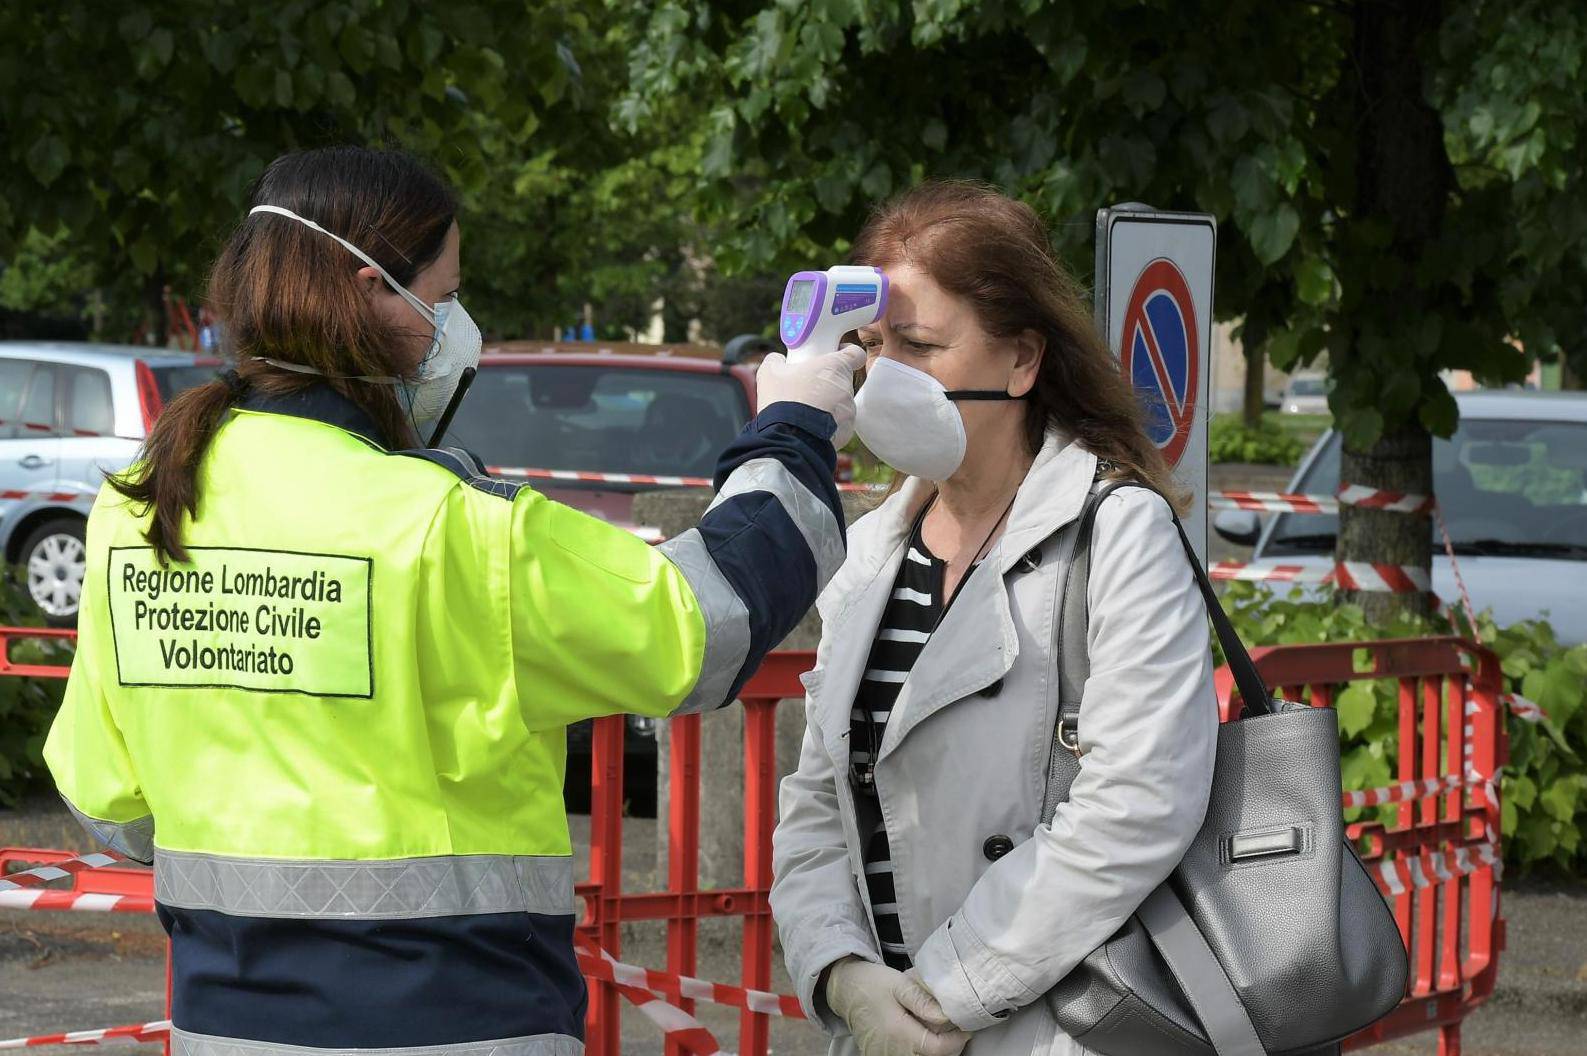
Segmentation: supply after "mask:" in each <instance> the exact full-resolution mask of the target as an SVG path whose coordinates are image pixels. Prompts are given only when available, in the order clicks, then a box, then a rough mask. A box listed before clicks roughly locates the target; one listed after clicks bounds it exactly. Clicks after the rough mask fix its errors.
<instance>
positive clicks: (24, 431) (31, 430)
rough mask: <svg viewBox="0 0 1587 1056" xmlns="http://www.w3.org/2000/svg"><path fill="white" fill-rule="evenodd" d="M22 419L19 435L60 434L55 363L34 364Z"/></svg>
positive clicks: (20, 416) (19, 425)
mask: <svg viewBox="0 0 1587 1056" xmlns="http://www.w3.org/2000/svg"><path fill="white" fill-rule="evenodd" d="M17 417H18V418H19V419H21V421H20V422H19V424H18V426H17V433H16V435H18V436H59V435H60V423H59V422H57V421H56V417H55V365H54V364H53V363H38V364H35V365H34V369H33V373H32V376H31V377H30V378H29V379H28V384H27V391H26V392H25V393H24V394H23V396H22V413H21V414H19V415H18V416H17Z"/></svg>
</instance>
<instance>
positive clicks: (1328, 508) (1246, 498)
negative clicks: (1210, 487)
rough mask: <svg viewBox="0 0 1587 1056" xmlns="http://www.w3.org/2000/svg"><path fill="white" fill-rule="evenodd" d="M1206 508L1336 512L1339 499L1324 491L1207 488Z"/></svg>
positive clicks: (1278, 511)
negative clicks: (1310, 492) (1300, 491)
mask: <svg viewBox="0 0 1587 1056" xmlns="http://www.w3.org/2000/svg"><path fill="white" fill-rule="evenodd" d="M1207 508H1208V509H1209V510H1253V511H1256V512H1258V513H1338V512H1339V503H1338V502H1337V501H1336V500H1335V499H1333V498H1332V497H1330V496H1327V495H1301V494H1297V493H1294V492H1287V491H1211V492H1208V493H1207Z"/></svg>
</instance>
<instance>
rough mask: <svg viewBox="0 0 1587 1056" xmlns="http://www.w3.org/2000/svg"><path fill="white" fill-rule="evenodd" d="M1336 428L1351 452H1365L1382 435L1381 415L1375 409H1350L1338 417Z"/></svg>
mask: <svg viewBox="0 0 1587 1056" xmlns="http://www.w3.org/2000/svg"><path fill="white" fill-rule="evenodd" d="M1338 426H1339V431H1340V432H1341V433H1343V434H1344V440H1345V443H1346V444H1347V445H1349V447H1350V448H1351V449H1352V450H1356V451H1365V450H1367V449H1368V448H1370V447H1371V446H1372V445H1373V444H1375V443H1377V442H1378V437H1380V436H1382V435H1383V415H1382V414H1381V413H1380V412H1379V411H1378V409H1377V408H1376V407H1350V408H1347V409H1346V410H1345V412H1344V413H1343V414H1342V415H1341V416H1340V417H1339V420H1338Z"/></svg>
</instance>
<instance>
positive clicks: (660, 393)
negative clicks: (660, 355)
mask: <svg viewBox="0 0 1587 1056" xmlns="http://www.w3.org/2000/svg"><path fill="white" fill-rule="evenodd" d="M748 417H749V407H748V401H747V400H746V398H745V394H744V390H743V387H742V386H741V385H740V384H739V383H738V381H736V380H735V379H734V378H732V377H730V376H725V375H721V374H714V373H713V374H701V373H696V372H693V371H678V370H642V369H636V368H632V367H603V366H560V365H539V364H528V365H523V366H511V365H492V364H486V365H485V366H484V367H482V369H481V370H480V373H479V378H478V380H477V381H476V382H475V383H474V386H473V388H471V389H470V390H469V392H468V396H467V398H466V399H465V400H464V401H463V404H462V406H461V407H460V408H459V409H458V412H457V417H456V418H455V419H454V420H453V423H452V428H451V431H450V432H449V433H448V442H449V443H454V444H460V445H462V446H463V447H465V448H467V449H468V450H470V451H472V452H474V453H475V454H477V455H479V456H480V457H481V458H483V459H484V460H485V462H486V463H487V464H488V465H492V466H515V467H528V468H536V469H570V470H585V471H594V472H601V473H649V474H663V475H678V476H703V477H709V476H711V474H712V473H713V472H714V471H715V468H716V459H717V456H718V455H720V454H721V453H722V450H723V449H724V448H726V447H727V445H728V444H729V443H731V442H732V440H733V438H734V437H735V436H737V435H738V432H739V430H740V429H742V428H743V426H744V423H745V421H747V420H748Z"/></svg>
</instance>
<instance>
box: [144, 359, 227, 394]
mask: <svg viewBox="0 0 1587 1056" xmlns="http://www.w3.org/2000/svg"><path fill="white" fill-rule="evenodd" d="M150 370H151V371H152V372H153V374H154V387H155V388H157V389H159V390H160V399H161V401H163V402H165V403H170V402H171V397H173V396H175V395H176V394H177V393H179V392H185V391H186V390H188V389H191V388H195V387H196V386H199V385H203V384H205V383H207V382H211V381H214V380H215V378H216V376H217V375H218V374H219V373H220V368H219V367H216V366H201V365H198V364H194V365H192V366H179V367H151V368H150Z"/></svg>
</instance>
